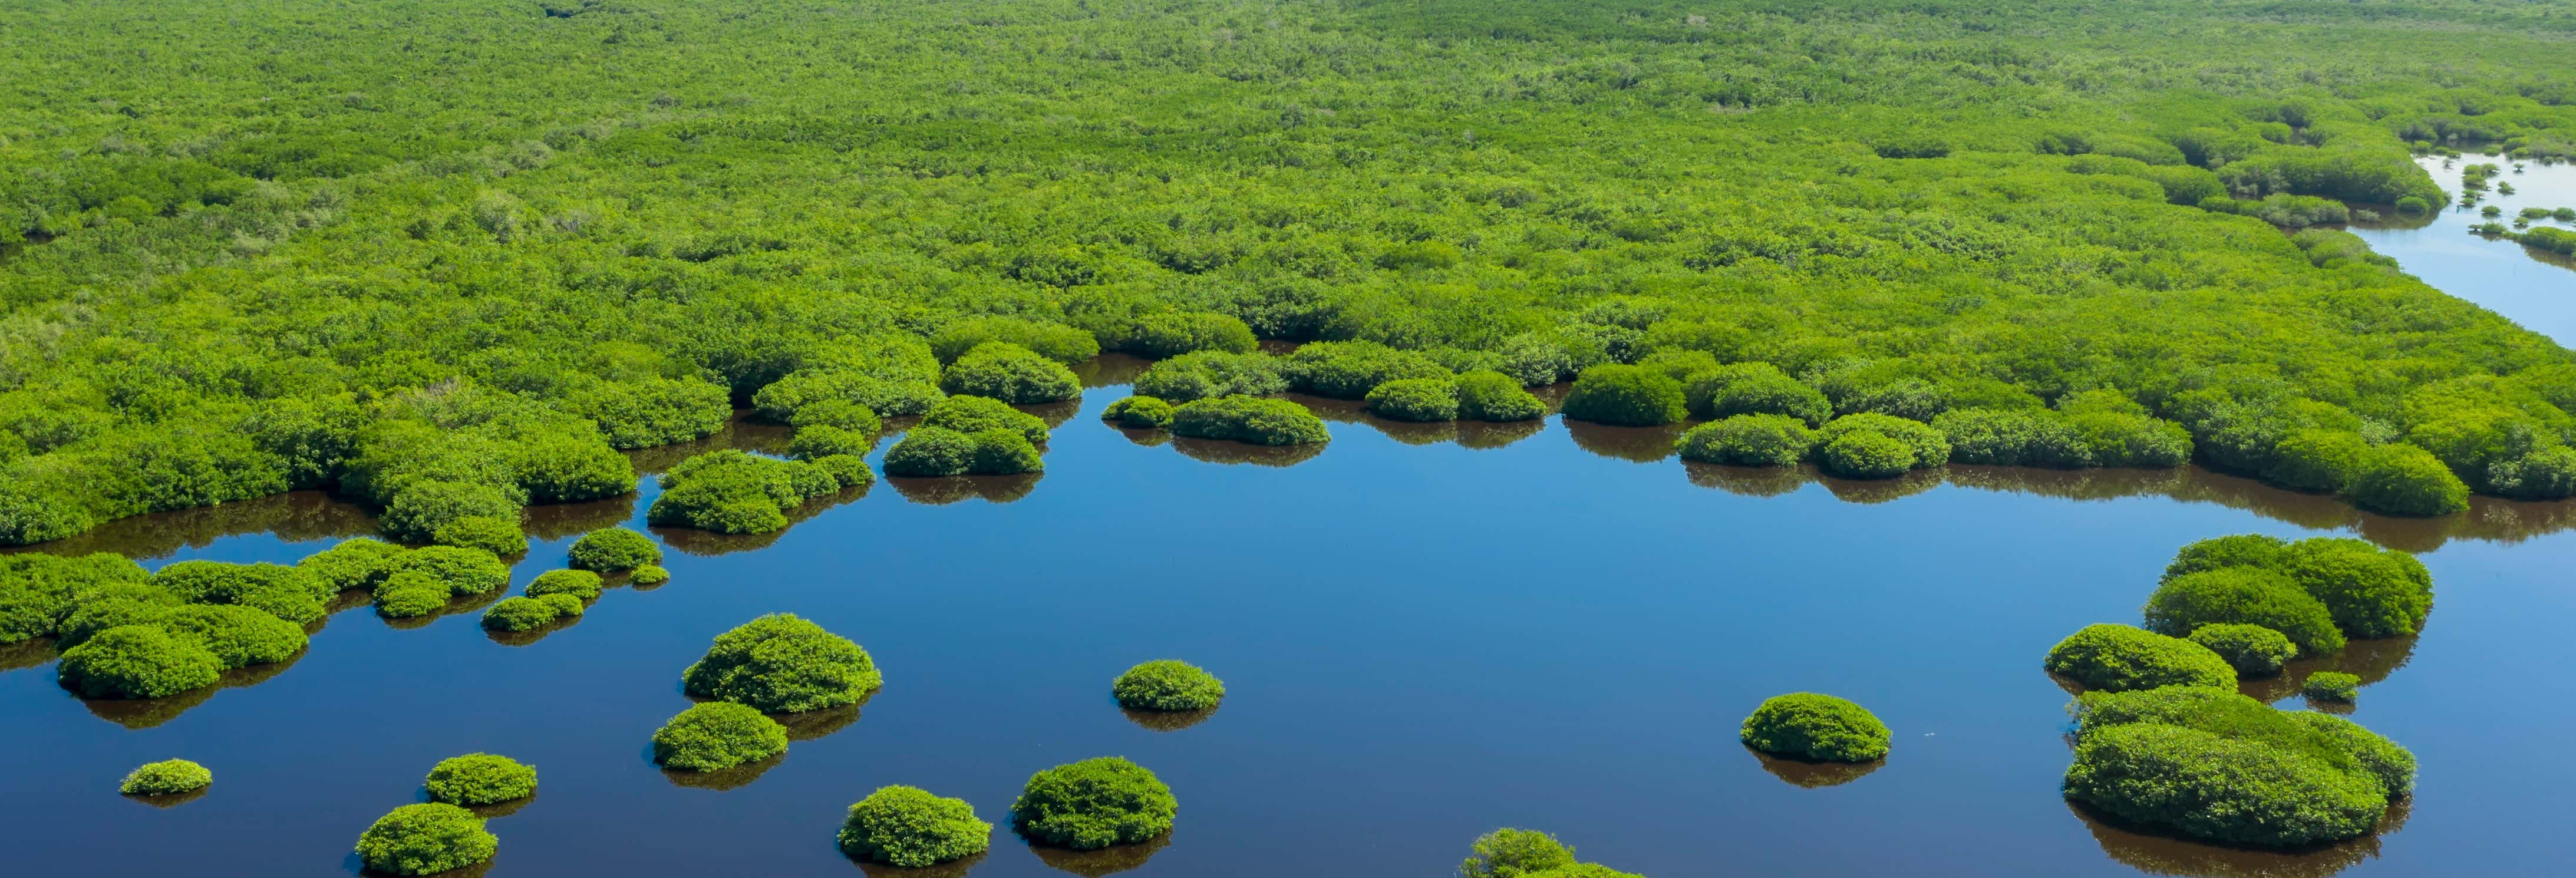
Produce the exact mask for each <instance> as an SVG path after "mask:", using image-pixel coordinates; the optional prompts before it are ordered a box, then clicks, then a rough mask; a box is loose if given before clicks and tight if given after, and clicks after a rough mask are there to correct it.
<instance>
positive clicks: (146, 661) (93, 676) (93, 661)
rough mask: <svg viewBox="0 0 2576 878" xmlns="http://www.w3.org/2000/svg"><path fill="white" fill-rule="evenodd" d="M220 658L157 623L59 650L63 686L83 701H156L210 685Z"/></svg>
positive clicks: (110, 631) (103, 633) (220, 669)
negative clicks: (155, 699) (135, 699)
mask: <svg viewBox="0 0 2576 878" xmlns="http://www.w3.org/2000/svg"><path fill="white" fill-rule="evenodd" d="M223 667H224V666H223V660H222V659H219V658H216V657H215V654H214V653H213V652H211V651H209V650H207V649H206V647H205V646H204V645H202V644H200V643H198V642H197V641H196V640H194V639H192V638H187V637H181V636H177V635H173V634H170V633H168V632H166V631H163V630H162V629H161V628H160V627H159V626H157V625H125V626H120V627H116V628H110V629H107V630H105V631H101V632H99V633H98V634H97V635H95V636H92V637H90V638H89V639H88V640H85V641H83V642H82V643H81V645H79V646H75V647H72V648H71V649H68V650H65V651H64V652H63V658H62V661H61V663H60V666H59V667H58V668H57V669H56V670H57V675H58V676H59V677H60V678H61V680H62V684H63V688H66V689H70V690H72V691H73V692H76V693H79V694H80V696H81V697H83V698H162V697H166V696H171V695H177V694H179V693H181V692H186V691H188V690H190V689H195V688H198V687H200V686H212V685H214V684H215V678H216V677H217V676H218V675H220V674H222V673H223Z"/></svg>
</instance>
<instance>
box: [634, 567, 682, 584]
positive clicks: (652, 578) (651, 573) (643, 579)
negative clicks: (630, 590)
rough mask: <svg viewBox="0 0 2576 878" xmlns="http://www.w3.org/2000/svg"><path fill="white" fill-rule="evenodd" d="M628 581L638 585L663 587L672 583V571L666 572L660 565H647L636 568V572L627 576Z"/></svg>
mask: <svg viewBox="0 0 2576 878" xmlns="http://www.w3.org/2000/svg"><path fill="white" fill-rule="evenodd" d="M626 581H628V582H632V583H635V584H636V585H661V584H662V583H665V582H669V581H671V571H668V570H664V569H662V568H661V567H660V566H659V565H654V564H646V565H644V566H642V567H637V568H635V572H633V573H629V574H627V575H626Z"/></svg>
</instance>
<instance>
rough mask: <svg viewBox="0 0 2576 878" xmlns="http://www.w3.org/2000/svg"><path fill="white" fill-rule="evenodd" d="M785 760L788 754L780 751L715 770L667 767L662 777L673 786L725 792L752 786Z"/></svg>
mask: <svg viewBox="0 0 2576 878" xmlns="http://www.w3.org/2000/svg"><path fill="white" fill-rule="evenodd" d="M785 761H787V754H785V753H780V754H778V755H776V756H772V757H769V758H767V759H763V760H760V761H758V762H746V763H743V764H741V765H736V766H734V767H732V768H719V769H716V770H714V771H681V770H678V769H673V768H665V769H662V777H663V778H664V779H666V780H669V781H670V782H671V785H672V786H678V787H687V788H689V789H693V790H714V791H716V792H724V791H726V790H734V789H741V788H743V787H746V786H750V785H751V782H752V781H756V780H759V779H760V776H761V775H764V774H768V773H769V770H770V769H772V768H777V767H778V763H781V762H785Z"/></svg>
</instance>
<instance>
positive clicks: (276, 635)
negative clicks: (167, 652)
mask: <svg viewBox="0 0 2576 878" xmlns="http://www.w3.org/2000/svg"><path fill="white" fill-rule="evenodd" d="M153 624H156V625H159V626H160V627H161V630H163V631H167V632H169V633H171V634H173V635H176V636H178V637H181V638H185V639H188V640H193V641H195V642H196V643H197V645H199V646H203V647H205V648H206V651H207V652H211V653H214V655H215V660H216V661H217V662H218V663H219V664H221V665H222V666H223V668H224V670H228V671H229V670H232V669H234V668H244V667H249V666H251V665H265V664H270V663H273V662H282V661H285V660H287V659H289V658H293V657H294V656H295V653H296V652H297V651H300V650H302V649H303V648H304V642H305V636H304V627H303V626H301V625H297V624H295V623H293V622H289V621H286V620H284V619H280V618H277V617H276V616H272V615H269V614H267V613H263V612H260V611H258V610H254V609H251V608H249V607H230V606H223V605H219V604H196V605H191V606H185V607H175V608H172V609H171V610H170V611H169V612H168V613H166V614H164V615H162V616H161V618H160V619H158V620H156V621H155V622H154V623H153Z"/></svg>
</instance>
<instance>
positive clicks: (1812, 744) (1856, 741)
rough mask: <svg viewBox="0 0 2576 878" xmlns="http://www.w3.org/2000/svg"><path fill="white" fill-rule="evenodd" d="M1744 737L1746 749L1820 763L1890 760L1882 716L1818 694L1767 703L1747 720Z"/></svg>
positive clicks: (1795, 695)
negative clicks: (1883, 758) (1879, 716)
mask: <svg viewBox="0 0 2576 878" xmlns="http://www.w3.org/2000/svg"><path fill="white" fill-rule="evenodd" d="M1743 736H1744V743H1745V745H1746V746H1750V747H1752V748H1753V749H1756V750H1760V751H1762V752H1764V753H1770V754H1774V755H1779V756H1790V757H1795V758H1798V759H1812V760H1815V761H1819V762H1868V761H1870V760H1873V759H1878V758H1880V757H1883V756H1886V755H1887V744H1888V731H1887V725H1886V724H1885V723H1881V722H1879V721H1878V717H1877V716H1874V715H1872V714H1871V713H1870V712H1869V711H1868V710H1867V709H1865V708H1863V707H1861V706H1860V705H1857V704H1853V703H1851V702H1849V701H1845V700H1843V699H1840V698H1835V697H1833V696H1831V695H1818V694H1816V693H1813V692H1794V693H1791V694H1788V695H1779V696H1774V697H1771V698H1769V699H1765V700H1764V701H1763V702H1762V706H1761V707H1758V708H1755V709H1754V711H1753V715H1752V716H1748V717H1745V718H1744V729H1743Z"/></svg>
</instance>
